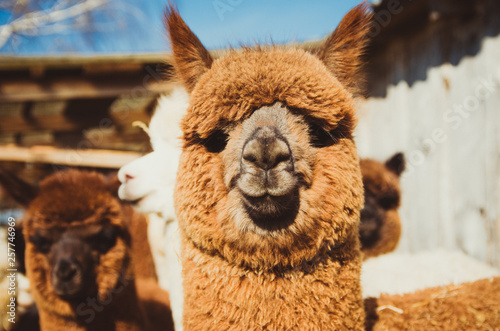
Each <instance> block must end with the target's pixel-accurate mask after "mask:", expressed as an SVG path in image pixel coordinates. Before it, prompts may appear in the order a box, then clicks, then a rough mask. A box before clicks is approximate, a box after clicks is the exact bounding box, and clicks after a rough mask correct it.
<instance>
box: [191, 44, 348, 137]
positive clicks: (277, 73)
mask: <svg viewBox="0 0 500 331" xmlns="http://www.w3.org/2000/svg"><path fill="white" fill-rule="evenodd" d="M275 101H282V102H284V103H285V104H286V105H288V106H290V107H294V108H298V109H303V110H304V111H305V113H306V114H307V115H308V116H311V117H314V118H317V119H319V120H320V121H321V122H322V124H323V125H324V126H325V128H326V129H333V128H335V127H336V125H337V124H338V122H339V121H340V120H342V119H346V120H348V121H349V123H348V124H349V125H350V128H351V129H354V125H355V120H354V118H353V117H354V103H353V99H352V96H351V94H350V93H349V92H348V91H347V90H345V89H344V87H343V86H342V85H341V84H340V82H339V81H338V80H337V79H336V78H335V77H334V76H333V75H332V74H330V72H328V70H327V69H326V67H325V66H324V65H323V64H322V63H321V61H320V60H319V59H317V58H316V57H314V56H313V55H311V54H309V53H307V52H305V51H302V50H296V49H288V50H285V49H278V48H269V49H266V48H262V49H258V50H252V49H245V50H243V51H241V52H231V53H229V54H228V55H226V56H225V57H223V58H220V59H217V60H215V61H214V63H213V66H212V68H211V70H209V71H208V72H207V73H205V74H204V75H203V76H202V77H201V78H200V81H199V83H198V84H197V87H196V88H195V90H194V91H193V93H192V98H191V104H190V108H189V109H188V116H187V117H186V118H184V121H183V124H182V129H183V131H184V133H185V138H187V139H189V138H190V137H191V136H192V135H198V136H199V137H200V138H207V137H208V136H209V135H210V133H211V132H212V131H213V130H215V129H217V128H219V127H224V126H225V125H227V124H228V123H233V122H240V121H242V120H244V119H245V118H248V117H249V116H250V115H251V114H252V112H253V111H254V110H255V109H257V108H259V107H262V106H264V105H270V104H272V103H274V102H275Z"/></svg>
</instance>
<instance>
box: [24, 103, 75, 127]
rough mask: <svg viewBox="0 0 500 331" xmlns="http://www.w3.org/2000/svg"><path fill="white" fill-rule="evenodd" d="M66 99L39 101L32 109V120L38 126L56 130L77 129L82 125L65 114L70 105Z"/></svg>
mask: <svg viewBox="0 0 500 331" xmlns="http://www.w3.org/2000/svg"><path fill="white" fill-rule="evenodd" d="M68 104H69V103H68V101H66V100H51V101H39V102H35V103H33V105H32V106H31V109H30V120H31V121H32V122H33V124H34V125H36V127H38V128H43V129H46V130H55V131H70V130H77V129H79V128H80V127H81V126H80V125H78V123H75V122H72V121H70V120H69V119H68V118H67V117H66V116H65V113H64V112H65V110H66V109H67V107H68Z"/></svg>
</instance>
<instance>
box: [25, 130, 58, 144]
mask: <svg viewBox="0 0 500 331" xmlns="http://www.w3.org/2000/svg"><path fill="white" fill-rule="evenodd" d="M54 142H55V139H54V134H53V133H52V132H51V131H31V132H25V133H23V134H21V136H20V138H19V143H20V144H21V145H23V146H34V145H53V144H54Z"/></svg>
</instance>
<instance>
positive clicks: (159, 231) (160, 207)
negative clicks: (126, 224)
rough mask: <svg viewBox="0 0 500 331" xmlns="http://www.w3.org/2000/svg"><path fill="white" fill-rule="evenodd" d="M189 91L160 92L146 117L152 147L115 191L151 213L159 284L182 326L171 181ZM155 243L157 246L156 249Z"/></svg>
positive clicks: (125, 168)
mask: <svg viewBox="0 0 500 331" xmlns="http://www.w3.org/2000/svg"><path fill="white" fill-rule="evenodd" d="M187 107H188V95H187V93H186V91H185V89H184V88H182V87H176V88H174V89H173V91H172V92H171V94H170V95H168V96H162V97H161V98H160V100H159V102H158V107H157V108H156V110H155V113H154V114H153V117H152V118H151V122H150V123H149V130H148V134H149V137H150V139H151V146H152V147H153V150H154V151H153V152H151V153H149V154H147V155H145V156H143V157H141V158H139V159H137V160H134V161H132V162H130V163H128V164H127V165H125V166H123V167H122V168H121V169H120V171H119V172H118V178H119V179H120V181H121V183H122V184H121V186H120V189H119V190H118V192H119V196H120V198H121V199H123V200H128V201H131V202H132V203H133V206H134V207H135V208H136V209H137V210H139V211H141V212H143V213H149V238H150V242H151V246H152V247H153V256H154V257H155V264H156V266H157V271H158V276H159V282H160V285H161V286H162V287H163V288H165V289H167V290H168V292H169V294H170V302H171V308H172V315H173V318H174V322H175V330H176V331H181V330H182V306H183V291H182V274H181V270H182V266H181V261H180V234H179V226H178V222H177V218H176V216H175V210H174V197H173V195H174V186H175V177H176V174H177V165H178V164H179V155H180V152H181V147H180V140H179V138H180V137H181V135H182V131H181V129H180V126H179V125H180V124H179V122H180V119H181V117H182V116H183V115H185V113H186V109H187ZM155 247H156V249H155Z"/></svg>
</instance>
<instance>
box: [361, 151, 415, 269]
mask: <svg viewBox="0 0 500 331" xmlns="http://www.w3.org/2000/svg"><path fill="white" fill-rule="evenodd" d="M360 167H361V174H362V175H363V186H364V188H365V206H364V207H363V209H362V210H361V220H360V224H359V233H360V238H361V250H362V252H363V254H364V258H365V259H367V258H369V257H374V256H378V255H381V254H385V253H389V252H392V251H393V250H395V249H396V247H397V245H398V242H399V238H400V237H401V220H400V219H399V213H398V208H399V205H400V199H401V190H400V188H399V177H400V176H401V173H402V172H403V171H404V168H405V161H404V155H403V154H402V153H397V154H395V155H394V156H392V157H391V158H390V159H389V160H387V161H386V162H385V163H381V162H378V161H375V160H371V159H361V161H360Z"/></svg>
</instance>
